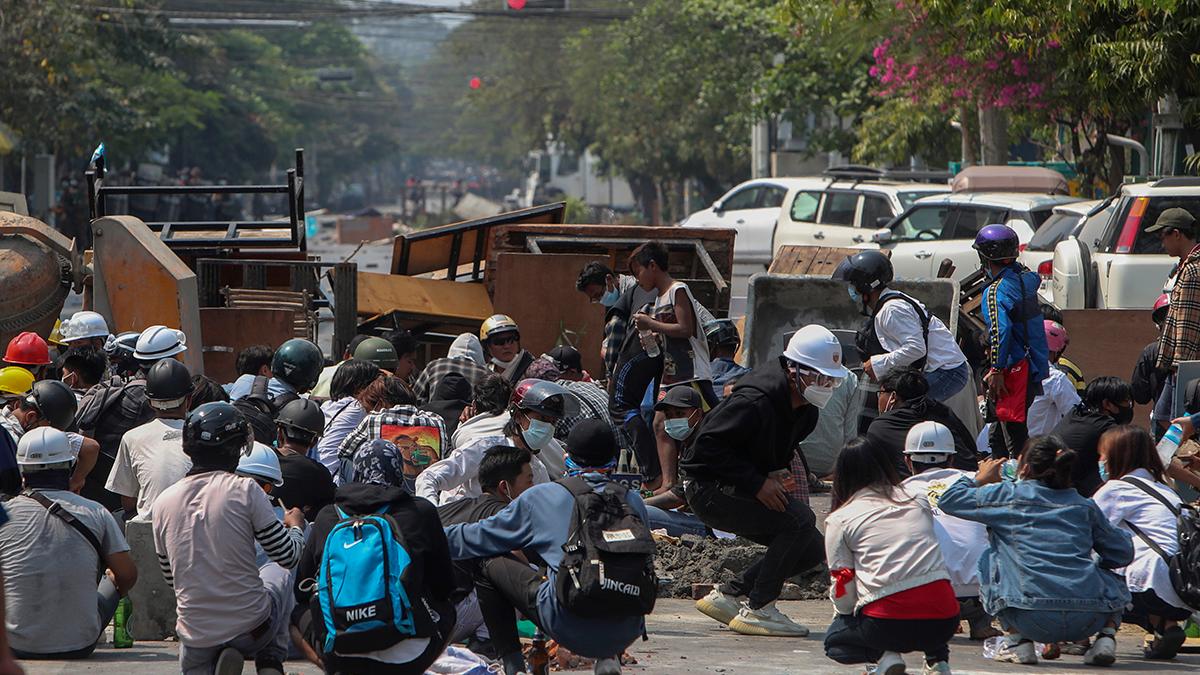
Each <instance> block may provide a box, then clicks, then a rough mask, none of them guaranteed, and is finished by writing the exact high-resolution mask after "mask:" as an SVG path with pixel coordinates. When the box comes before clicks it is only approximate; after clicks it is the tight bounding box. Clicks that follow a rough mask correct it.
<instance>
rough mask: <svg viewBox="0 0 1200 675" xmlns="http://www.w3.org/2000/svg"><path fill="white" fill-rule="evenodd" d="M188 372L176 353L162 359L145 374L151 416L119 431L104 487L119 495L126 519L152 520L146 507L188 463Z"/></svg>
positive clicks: (189, 400)
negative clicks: (185, 433) (185, 434)
mask: <svg viewBox="0 0 1200 675" xmlns="http://www.w3.org/2000/svg"><path fill="white" fill-rule="evenodd" d="M192 388H193V387H192V375H191V373H190V372H188V369H187V366H185V365H183V364H182V363H180V362H179V361H176V360H175V359H163V360H161V361H159V362H158V363H155V364H154V365H153V366H150V372H148V373H147V374H146V398H147V399H149V401H150V409H151V410H152V411H154V419H152V420H150V421H149V422H146V423H145V424H142V425H139V426H136V427H134V428H132V429H130V430H129V431H128V432H126V433H125V435H124V436H122V437H121V443H120V445H119V446H118V448H117V456H116V458H115V459H114V460H113V463H112V469H111V470H110V471H109V473H108V476H107V482H106V483H105V485H104V488H105V489H106V490H108V491H109V492H111V493H113V494H116V495H119V496H120V498H121V507H122V508H124V509H125V519H126V520H131V521H134V522H140V523H146V522H150V507H151V506H152V505H153V504H154V500H155V499H157V498H158V496H159V495H160V494H162V492H163V490H166V489H167V488H168V487H170V486H172V485H174V484H175V483H177V482H179V480H180V479H182V478H183V477H184V476H185V475H187V472H188V471H189V470H190V469H191V468H192V460H190V459H188V456H187V455H186V454H184V452H183V422H184V418H185V417H187V411H188V409H189V408H190V407H191V397H192Z"/></svg>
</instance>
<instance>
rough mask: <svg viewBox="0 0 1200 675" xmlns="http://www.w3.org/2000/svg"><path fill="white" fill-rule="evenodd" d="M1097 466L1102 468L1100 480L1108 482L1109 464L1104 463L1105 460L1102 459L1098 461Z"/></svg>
mask: <svg viewBox="0 0 1200 675" xmlns="http://www.w3.org/2000/svg"><path fill="white" fill-rule="evenodd" d="M1096 468H1097V469H1099V470H1100V481H1101V482H1102V483H1107V482H1108V465H1107V464H1105V463H1104V460H1100V461H1099V462H1098V463H1097V466H1096Z"/></svg>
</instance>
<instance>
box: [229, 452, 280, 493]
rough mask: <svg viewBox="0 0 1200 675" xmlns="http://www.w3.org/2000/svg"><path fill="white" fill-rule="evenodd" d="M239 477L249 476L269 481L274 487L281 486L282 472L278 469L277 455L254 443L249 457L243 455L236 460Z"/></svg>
mask: <svg viewBox="0 0 1200 675" xmlns="http://www.w3.org/2000/svg"><path fill="white" fill-rule="evenodd" d="M234 473H236V474H237V475H239V476H249V477H250V478H258V479H259V480H265V481H270V482H271V483H272V484H273V485H274V486H275V487H279V486H280V485H283V471H282V470H281V469H280V468H279V455H277V454H275V451H274V450H272V449H271V448H270V447H268V446H266V445H263V444H262V443H259V442H258V441H255V442H254V448H253V449H252V450H251V451H250V454H249V455H243V456H242V458H241V459H239V460H238V465H237V471H235V472H234Z"/></svg>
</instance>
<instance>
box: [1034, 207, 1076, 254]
mask: <svg viewBox="0 0 1200 675" xmlns="http://www.w3.org/2000/svg"><path fill="white" fill-rule="evenodd" d="M1081 219H1082V216H1080V215H1079V214H1077V213H1052V214H1051V215H1050V217H1049V218H1047V219H1046V222H1044V223H1042V226H1041V227H1039V228H1037V232H1034V233H1033V238H1032V239H1030V240H1029V250H1030V251H1053V250H1054V246H1055V244H1057V243H1058V242H1060V241H1062V240H1063V239H1066V238H1067V235H1069V234H1071V231H1072V230H1074V229H1075V226H1076V225H1078V224H1079V221H1080V220H1081Z"/></svg>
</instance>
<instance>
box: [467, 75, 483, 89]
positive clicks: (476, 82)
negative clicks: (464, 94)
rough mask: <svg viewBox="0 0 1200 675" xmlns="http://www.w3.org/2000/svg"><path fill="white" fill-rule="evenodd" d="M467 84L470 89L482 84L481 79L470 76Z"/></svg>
mask: <svg viewBox="0 0 1200 675" xmlns="http://www.w3.org/2000/svg"><path fill="white" fill-rule="evenodd" d="M467 86H469V87H471V88H472V89H478V88H480V87H482V86H483V80H481V79H479V78H478V77H472V78H471V80H470V81H469V82H467Z"/></svg>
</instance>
